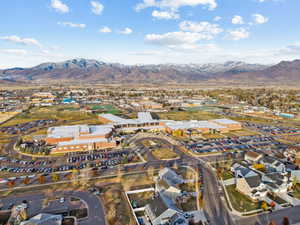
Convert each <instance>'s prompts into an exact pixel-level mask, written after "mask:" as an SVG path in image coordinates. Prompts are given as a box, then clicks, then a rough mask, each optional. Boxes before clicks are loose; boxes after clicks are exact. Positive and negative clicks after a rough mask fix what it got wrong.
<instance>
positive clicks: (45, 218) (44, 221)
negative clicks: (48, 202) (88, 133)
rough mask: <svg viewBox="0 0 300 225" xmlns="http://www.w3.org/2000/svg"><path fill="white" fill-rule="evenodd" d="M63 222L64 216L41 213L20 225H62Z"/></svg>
mask: <svg viewBox="0 0 300 225" xmlns="http://www.w3.org/2000/svg"><path fill="white" fill-rule="evenodd" d="M62 220H63V217H62V215H52V214H47V213H40V214H38V215H36V216H34V217H32V218H31V219H29V220H26V221H23V222H21V223H20V225H61V224H62Z"/></svg>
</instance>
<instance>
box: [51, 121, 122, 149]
mask: <svg viewBox="0 0 300 225" xmlns="http://www.w3.org/2000/svg"><path fill="white" fill-rule="evenodd" d="M113 130H114V128H113V126H112V125H101V126H88V125H75V126H61V127H51V128H49V129H48V134H47V138H46V140H45V141H46V143H47V144H50V145H55V148H54V149H53V150H52V151H51V153H52V154H55V153H67V152H76V151H92V150H95V149H105V148H113V147H115V146H116V142H115V141H114V140H113V139H112V138H111V137H112V134H113Z"/></svg>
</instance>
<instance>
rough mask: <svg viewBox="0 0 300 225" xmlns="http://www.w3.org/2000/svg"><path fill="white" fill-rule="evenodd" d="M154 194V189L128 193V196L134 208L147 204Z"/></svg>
mask: <svg viewBox="0 0 300 225" xmlns="http://www.w3.org/2000/svg"><path fill="white" fill-rule="evenodd" d="M153 195H154V192H153V191H145V192H140V193H135V194H128V198H129V200H130V202H131V205H132V207H133V208H139V207H144V206H145V205H147V204H148V203H149V202H150V201H151V199H152V198H153Z"/></svg>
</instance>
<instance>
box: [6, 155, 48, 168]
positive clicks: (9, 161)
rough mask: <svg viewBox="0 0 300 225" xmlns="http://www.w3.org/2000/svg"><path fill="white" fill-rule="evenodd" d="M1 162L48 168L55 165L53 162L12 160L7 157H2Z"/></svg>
mask: <svg viewBox="0 0 300 225" xmlns="http://www.w3.org/2000/svg"><path fill="white" fill-rule="evenodd" d="M0 161H1V162H6V163H13V164H18V165H35V166H47V165H51V164H53V163H54V161H53V160H37V161H34V160H20V159H12V158H8V157H6V156H0Z"/></svg>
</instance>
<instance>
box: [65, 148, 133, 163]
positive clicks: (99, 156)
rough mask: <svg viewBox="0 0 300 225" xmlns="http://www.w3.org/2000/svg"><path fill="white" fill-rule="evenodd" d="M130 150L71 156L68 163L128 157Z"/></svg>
mask: <svg viewBox="0 0 300 225" xmlns="http://www.w3.org/2000/svg"><path fill="white" fill-rule="evenodd" d="M129 154H130V153H129V151H118V152H103V153H93V154H85V155H76V156H71V157H69V158H68V159H67V162H68V163H77V162H83V161H95V160H103V159H113V158H125V157H128V155H129Z"/></svg>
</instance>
